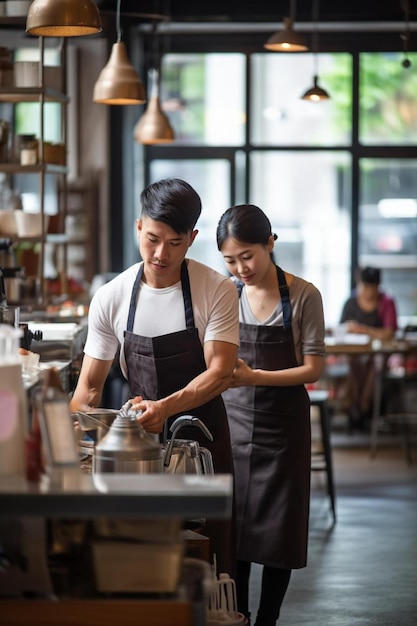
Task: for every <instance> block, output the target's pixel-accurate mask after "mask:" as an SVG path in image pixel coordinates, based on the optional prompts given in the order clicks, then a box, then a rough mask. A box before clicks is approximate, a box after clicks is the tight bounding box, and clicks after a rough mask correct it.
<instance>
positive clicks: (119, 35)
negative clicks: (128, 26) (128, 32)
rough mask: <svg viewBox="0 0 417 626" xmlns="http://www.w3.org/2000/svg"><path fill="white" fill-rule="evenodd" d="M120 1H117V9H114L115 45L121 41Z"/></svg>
mask: <svg viewBox="0 0 417 626" xmlns="http://www.w3.org/2000/svg"><path fill="white" fill-rule="evenodd" d="M121 3H122V0H117V9H116V31H117V43H120V42H121V41H122V29H121V28H120V5H121Z"/></svg>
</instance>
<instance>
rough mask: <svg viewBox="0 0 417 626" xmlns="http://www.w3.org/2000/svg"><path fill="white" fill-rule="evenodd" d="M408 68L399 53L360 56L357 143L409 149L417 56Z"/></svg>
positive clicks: (416, 134) (415, 123)
mask: <svg viewBox="0 0 417 626" xmlns="http://www.w3.org/2000/svg"><path fill="white" fill-rule="evenodd" d="M408 56H409V58H410V60H411V67H410V68H408V69H406V68H404V67H403V66H402V64H401V62H402V61H403V59H404V55H403V54H402V53H401V52H390V53H366V54H361V55H360V102H359V107H360V109H359V111H360V133H359V135H360V141H361V143H363V144H368V145H378V144H380V145H395V144H404V145H412V144H415V143H416V141H417V105H416V93H417V74H416V72H415V69H413V68H415V67H416V66H417V53H415V52H414V53H410V54H409V55H408Z"/></svg>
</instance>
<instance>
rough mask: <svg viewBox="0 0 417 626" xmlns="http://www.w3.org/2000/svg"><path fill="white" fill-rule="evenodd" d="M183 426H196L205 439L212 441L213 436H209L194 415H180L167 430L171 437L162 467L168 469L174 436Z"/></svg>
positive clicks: (209, 433) (203, 425)
mask: <svg viewBox="0 0 417 626" xmlns="http://www.w3.org/2000/svg"><path fill="white" fill-rule="evenodd" d="M184 426H198V428H199V429H200V430H201V431H202V432H203V433H204V434H205V436H206V437H207V439H209V440H210V441H213V435H212V434H211V432H210V431H209V429H208V428H207V426H206V425H205V424H204V423H203V422H202V421H201V420H200V419H198V417H195V416H194V415H181V417H177V419H176V420H174V421H173V423H172V424H171V428H170V429H169V430H170V432H171V433H172V436H171V439H170V440H169V442H168V446H167V449H166V452H165V457H164V467H169V464H170V462H171V456H172V447H173V445H174V441H175V435H176V434H177V432H178V431H179V430H180V428H183V427H184Z"/></svg>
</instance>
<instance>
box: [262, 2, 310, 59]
mask: <svg viewBox="0 0 417 626" xmlns="http://www.w3.org/2000/svg"><path fill="white" fill-rule="evenodd" d="M295 2H296V0H290V16H289V17H284V20H283V21H284V29H283V30H280V31H278V32H276V33H274V34H273V35H271V37H270V38H269V39H268V40H267V41H266V42H265V43H264V48H265V49H266V50H271V51H272V52H306V51H307V50H308V45H307V43H306V42H305V39H304V37H303V36H302V35H300V34H299V33H297V32H296V31H294V29H293V24H294V21H295Z"/></svg>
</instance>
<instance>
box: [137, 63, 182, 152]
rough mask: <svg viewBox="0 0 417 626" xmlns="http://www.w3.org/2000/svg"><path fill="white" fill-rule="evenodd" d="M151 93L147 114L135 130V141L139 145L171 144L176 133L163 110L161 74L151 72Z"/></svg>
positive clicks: (141, 118)
mask: <svg viewBox="0 0 417 626" xmlns="http://www.w3.org/2000/svg"><path fill="white" fill-rule="evenodd" d="M149 81H150V84H151V91H150V97H149V102H148V106H147V108H146V111H145V113H143V115H142V116H141V117H140V118H139V120H138V122H137V124H136V126H135V129H134V133H133V136H134V139H135V141H137V142H138V143H143V144H148V145H149V144H157V143H169V142H171V141H173V140H174V131H173V129H172V126H171V124H170V122H169V119H168V117H167V116H166V115H165V113H164V112H163V110H162V107H161V102H160V100H159V72H158V70H156V69H151V70H149Z"/></svg>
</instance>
